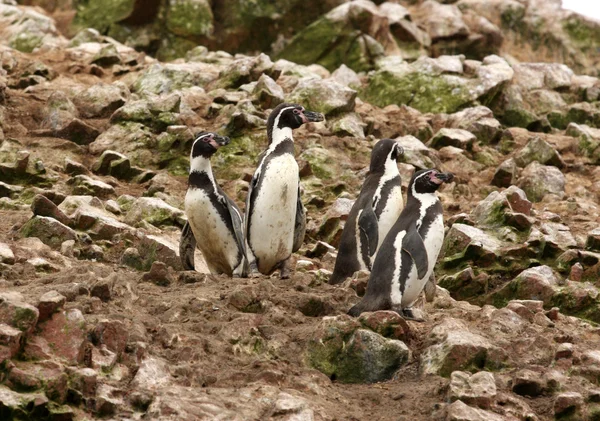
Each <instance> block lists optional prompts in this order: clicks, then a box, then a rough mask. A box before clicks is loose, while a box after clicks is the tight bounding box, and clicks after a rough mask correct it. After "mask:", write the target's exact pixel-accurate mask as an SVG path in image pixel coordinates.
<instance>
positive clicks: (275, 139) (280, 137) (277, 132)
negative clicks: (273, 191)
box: [255, 107, 296, 179]
mask: <svg viewBox="0 0 600 421" xmlns="http://www.w3.org/2000/svg"><path fill="white" fill-rule="evenodd" d="M294 108H296V107H285V108H282V109H281V111H279V114H277V117H275V120H274V121H273V131H272V134H271V136H272V139H271V144H270V145H269V147H268V149H267V151H266V152H265V155H264V156H263V159H262V160H261V161H260V163H259V164H258V167H257V171H256V173H255V177H256V178H257V179H258V178H259V177H260V171H261V169H262V167H263V163H264V162H265V159H266V158H267V156H269V155H270V154H272V153H273V151H274V150H275V148H276V147H277V145H279V144H280V143H281V142H283V141H284V140H285V139H292V140H293V137H292V129H291V127H284V128H282V129H280V128H279V127H278V126H279V118H280V117H281V114H283V113H284V112H285V111H287V110H293V109H294Z"/></svg>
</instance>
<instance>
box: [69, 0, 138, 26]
mask: <svg viewBox="0 0 600 421" xmlns="http://www.w3.org/2000/svg"><path fill="white" fill-rule="evenodd" d="M135 6H136V1H135V0H98V1H97V0H78V1H77V2H76V7H77V15H76V17H75V22H74V24H75V26H78V27H80V28H95V29H97V30H99V31H101V32H106V31H107V30H108V28H109V27H110V25H111V24H113V23H116V22H119V21H122V20H125V19H126V18H127V17H129V16H130V15H131V14H132V13H133V11H134V9H135Z"/></svg>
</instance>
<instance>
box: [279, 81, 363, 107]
mask: <svg viewBox="0 0 600 421" xmlns="http://www.w3.org/2000/svg"><path fill="white" fill-rule="evenodd" d="M355 99H356V91H355V90H353V89H350V88H348V87H345V86H343V85H340V84H339V83H337V82H335V81H333V80H319V79H303V80H300V82H299V83H298V85H297V86H296V88H295V89H294V90H293V91H292V93H291V94H290V96H289V97H288V101H289V102H294V103H298V104H302V105H303V106H305V107H306V109H308V110H311V111H317V112H320V113H323V114H325V115H326V116H329V115H336V114H341V113H344V112H350V111H353V110H354V104H355Z"/></svg>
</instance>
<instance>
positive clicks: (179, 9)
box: [166, 0, 213, 37]
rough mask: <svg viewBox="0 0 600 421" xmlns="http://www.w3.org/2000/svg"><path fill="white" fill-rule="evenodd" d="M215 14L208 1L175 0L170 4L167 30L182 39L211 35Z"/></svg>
mask: <svg viewBox="0 0 600 421" xmlns="http://www.w3.org/2000/svg"><path fill="white" fill-rule="evenodd" d="M212 22H213V14H212V10H211V9H210V4H209V3H208V2H207V1H203V2H200V1H197V0H175V1H171V2H170V3H169V9H168V12H167V19H166V25H167V29H168V30H169V31H170V32H172V33H173V34H175V35H178V36H181V37H195V36H202V35H204V36H206V35H210V33H211V32H212V30H213V23H212Z"/></svg>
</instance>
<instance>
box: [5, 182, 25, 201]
mask: <svg viewBox="0 0 600 421" xmlns="http://www.w3.org/2000/svg"><path fill="white" fill-rule="evenodd" d="M22 191H23V187H21V186H13V185H11V184H6V183H4V182H2V181H0V197H10V198H14V197H15V196H16V195H18V194H19V193H21V192H22Z"/></svg>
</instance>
